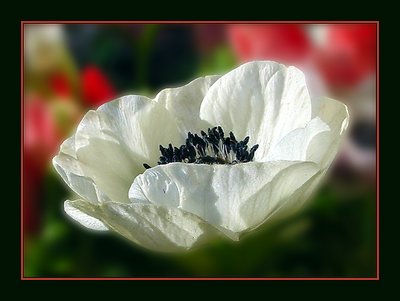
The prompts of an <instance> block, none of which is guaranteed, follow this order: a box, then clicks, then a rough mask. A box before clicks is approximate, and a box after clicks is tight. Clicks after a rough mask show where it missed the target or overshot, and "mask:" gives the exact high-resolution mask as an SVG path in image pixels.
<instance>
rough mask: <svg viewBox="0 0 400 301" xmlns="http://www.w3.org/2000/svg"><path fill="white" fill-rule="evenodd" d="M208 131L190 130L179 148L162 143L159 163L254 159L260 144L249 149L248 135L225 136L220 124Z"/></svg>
mask: <svg viewBox="0 0 400 301" xmlns="http://www.w3.org/2000/svg"><path fill="white" fill-rule="evenodd" d="M207 132H208V133H206V132H204V131H201V137H200V136H199V135H197V134H194V135H193V134H192V133H191V132H189V133H188V137H187V139H186V143H185V144H183V145H181V146H180V147H179V148H178V147H173V146H172V144H169V145H168V147H163V146H162V145H160V152H161V156H160V160H159V161H158V164H168V163H172V162H184V163H195V164H237V163H245V162H250V161H251V160H253V158H254V153H255V151H256V150H257V148H258V144H256V145H254V146H253V147H252V148H251V149H250V150H248V145H247V143H248V142H249V139H250V138H249V137H248V136H247V137H246V138H244V139H243V140H242V141H237V139H236V137H235V135H234V134H233V133H232V132H230V133H229V137H225V135H224V131H223V130H222V128H221V127H220V126H218V127H213V128H211V129H210V128H209V129H208V131H207ZM143 166H144V167H145V168H146V169H147V168H150V165H148V164H146V163H144V164H143Z"/></svg>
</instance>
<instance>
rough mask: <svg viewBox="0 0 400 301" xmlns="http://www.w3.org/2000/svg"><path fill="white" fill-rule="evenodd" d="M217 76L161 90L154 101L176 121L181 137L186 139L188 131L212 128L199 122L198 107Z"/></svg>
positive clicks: (201, 121) (206, 123) (203, 122)
mask: <svg viewBox="0 0 400 301" xmlns="http://www.w3.org/2000/svg"><path fill="white" fill-rule="evenodd" d="M218 78H219V76H215V75H214V76H206V77H200V78H197V79H195V80H193V81H192V82H190V83H188V84H187V85H185V86H182V87H179V88H171V89H164V90H162V91H161V92H160V93H159V94H158V95H157V96H156V98H155V101H157V102H158V103H160V104H162V105H163V106H164V107H165V108H166V109H167V110H168V111H169V112H170V113H171V114H172V115H173V116H174V117H175V119H176V121H177V123H178V129H177V131H179V132H180V133H181V135H182V136H183V137H184V138H186V135H187V133H188V132H189V131H191V132H200V130H204V129H207V128H208V127H210V126H212V125H210V124H209V123H208V122H206V121H204V120H201V119H200V116H199V112H200V105H201V102H202V101H203V98H204V96H205V95H206V93H207V91H208V90H209V89H210V87H211V86H212V85H213V84H214V83H215V81H216V80H217V79H218Z"/></svg>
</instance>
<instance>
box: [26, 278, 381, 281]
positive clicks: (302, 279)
mask: <svg viewBox="0 0 400 301" xmlns="http://www.w3.org/2000/svg"><path fill="white" fill-rule="evenodd" d="M23 280H277V281H279V280H299V281H307V280H322V281H324V280H344V281H349V280H371V281H373V280H378V278H329V277H328V278H326V277H325V278H324V277H321V278H264V277H261V278H255V277H251V278H229V277H221V278H218V277H211V278H201V277H193V278H184V277H177V278H162V277H156V278H149V277H144V278H143V277H139V278H132V277H127V278H118V277H114V278H101V277H94V278H84V277H78V278H68V277H67V278H62V277H61V278H46V277H42V278H23Z"/></svg>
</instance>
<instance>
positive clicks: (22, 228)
mask: <svg viewBox="0 0 400 301" xmlns="http://www.w3.org/2000/svg"><path fill="white" fill-rule="evenodd" d="M20 38H21V53H20V55H21V58H20V63H21V201H20V204H21V209H20V210H21V212H20V215H21V217H20V218H21V221H20V226H21V229H20V231H21V238H20V240H21V275H22V277H24V254H25V245H24V202H23V199H24V126H25V119H24V23H23V22H21V37H20Z"/></svg>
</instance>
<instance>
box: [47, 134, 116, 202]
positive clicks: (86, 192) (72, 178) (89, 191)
mask: <svg viewBox="0 0 400 301" xmlns="http://www.w3.org/2000/svg"><path fill="white" fill-rule="evenodd" d="M53 165H54V168H55V169H56V171H57V172H58V173H59V174H60V175H61V177H62V178H63V180H64V181H65V183H67V185H68V186H69V187H70V188H71V189H72V190H73V191H74V192H75V193H77V194H78V195H79V196H81V197H82V198H84V199H86V200H87V201H89V202H92V203H98V202H102V201H109V199H108V197H107V196H106V195H104V193H102V192H101V191H100V190H99V189H98V187H97V186H96V184H95V183H94V181H93V179H91V178H89V177H87V176H85V175H84V172H83V170H82V168H81V163H80V162H79V161H78V159H77V158H76V152H75V136H72V137H70V138H68V139H67V140H65V141H64V143H63V144H62V145H61V147H60V152H59V154H58V155H57V156H55V157H54V158H53Z"/></svg>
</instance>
